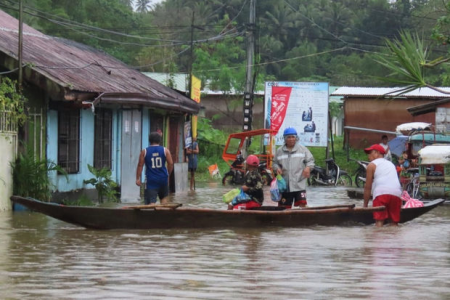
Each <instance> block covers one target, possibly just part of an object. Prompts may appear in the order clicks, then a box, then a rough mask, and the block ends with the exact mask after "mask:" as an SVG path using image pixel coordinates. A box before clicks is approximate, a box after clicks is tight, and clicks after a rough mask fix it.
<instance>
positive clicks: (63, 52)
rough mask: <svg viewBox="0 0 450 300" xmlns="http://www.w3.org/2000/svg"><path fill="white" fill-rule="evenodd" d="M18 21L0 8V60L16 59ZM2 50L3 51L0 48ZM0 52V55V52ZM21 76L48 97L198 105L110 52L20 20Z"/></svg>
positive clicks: (185, 108)
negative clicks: (49, 33)
mask: <svg viewBox="0 0 450 300" xmlns="http://www.w3.org/2000/svg"><path fill="white" fill-rule="evenodd" d="M18 26H19V21H18V20H17V19H16V18H14V17H12V16H10V15H9V14H7V13H5V12H4V11H2V10H0V63H1V64H3V65H4V66H5V67H6V68H8V69H10V70H12V69H14V68H16V67H17V60H18V55H17V53H18V43H19V41H18V36H19V34H18ZM2 52H3V54H2ZM1 56H3V58H2V57H1ZM22 61H23V64H24V65H26V66H25V68H24V78H25V79H26V80H28V81H32V82H33V83H35V84H36V85H38V86H40V87H41V88H43V89H45V90H46V91H47V92H48V93H49V95H50V97H51V98H52V100H55V101H57V100H66V101H94V99H96V102H98V101H100V102H102V103H117V104H122V105H142V106H147V107H155V108H162V109H167V110H171V111H180V112H186V113H198V111H199V109H200V105H199V104H197V103H196V102H195V101H194V100H192V99H189V98H187V97H185V96H183V95H181V94H180V93H178V92H176V91H174V90H172V89H170V88H168V87H166V86H164V85H163V84H161V83H159V82H157V81H156V80H153V79H151V78H149V77H147V76H145V75H143V74H142V73H141V72H139V71H137V70H134V69H132V68H130V67H129V66H127V65H126V64H125V63H123V62H121V61H119V60H117V59H115V58H114V57H112V56H110V55H108V54H106V53H104V52H102V51H99V50H97V49H94V48H92V47H90V46H87V45H84V44H80V43H77V42H74V41H70V40H67V39H62V38H56V37H51V36H47V35H45V34H43V33H41V32H39V31H37V30H35V29H33V28H32V27H30V26H28V25H26V24H23V54H22Z"/></svg>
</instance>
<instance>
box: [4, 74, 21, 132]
mask: <svg viewBox="0 0 450 300" xmlns="http://www.w3.org/2000/svg"><path fill="white" fill-rule="evenodd" d="M26 101H27V99H26V98H25V97H24V96H22V95H21V94H20V93H19V92H18V90H17V82H15V81H13V80H11V79H9V78H8V77H2V76H0V111H8V117H7V118H5V117H3V118H2V123H3V122H4V123H6V124H5V125H10V126H11V127H17V126H21V125H23V124H24V123H25V121H26V120H27V115H26V111H25V104H26Z"/></svg>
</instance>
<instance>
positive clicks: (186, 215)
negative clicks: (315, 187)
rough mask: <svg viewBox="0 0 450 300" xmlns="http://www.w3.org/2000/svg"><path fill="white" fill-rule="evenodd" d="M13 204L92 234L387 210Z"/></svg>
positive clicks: (301, 221) (356, 216)
mask: <svg viewBox="0 0 450 300" xmlns="http://www.w3.org/2000/svg"><path fill="white" fill-rule="evenodd" d="M11 201H13V202H15V203H18V204H21V205H23V206H25V207H27V208H29V209H31V210H33V211H36V212H39V213H42V214H45V215H47V216H50V217H53V218H55V219H58V220H61V221H64V222H68V223H71V224H75V225H78V226H82V227H85V228H90V229H166V228H233V227H234V228H235V227H242V228H249V227H301V226H312V225H324V226H336V225H346V224H372V223H374V220H373V216H372V213H373V212H374V211H378V210H383V209H384V207H376V208H374V207H367V208H363V207H355V205H354V204H352V205H337V206H321V207H317V208H314V207H308V208H303V209H300V208H298V209H295V208H294V209H285V210H280V209H278V208H274V207H262V208H259V209H256V210H216V209H201V208H182V207H181V208H177V207H174V206H170V207H165V206H164V205H153V206H144V207H143V206H139V207H126V208H101V207H85V206H66V205H60V204H54V203H49V202H42V201H39V200H36V199H33V198H25V197H20V196H12V197H11ZM443 201H444V200H443V199H438V200H435V201H432V202H429V203H427V204H426V205H425V206H424V207H419V208H408V209H403V210H402V212H401V222H402V223H403V222H408V221H410V220H413V219H415V218H417V217H419V216H421V215H423V214H424V213H426V212H428V211H430V210H431V209H433V208H435V207H436V206H438V205H439V204H441V203H442V202H443Z"/></svg>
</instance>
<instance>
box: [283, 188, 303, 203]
mask: <svg viewBox="0 0 450 300" xmlns="http://www.w3.org/2000/svg"><path fill="white" fill-rule="evenodd" d="M292 201H295V206H299V205H300V204H304V205H306V191H305V190H303V191H297V192H285V193H281V200H280V201H279V202H278V206H292Z"/></svg>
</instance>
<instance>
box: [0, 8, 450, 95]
mask: <svg viewBox="0 0 450 300" xmlns="http://www.w3.org/2000/svg"><path fill="white" fill-rule="evenodd" d="M256 1H257V11H256V24H255V25H256V27H255V28H256V31H255V33H256V55H255V58H256V59H255V68H254V69H255V70H256V71H257V76H256V77H257V78H258V84H261V83H262V82H263V81H265V80H284V81H313V80H315V81H317V80H320V81H328V82H330V84H331V85H353V86H375V85H393V84H408V82H409V83H411V81H412V79H411V78H410V79H409V81H408V80H406V81H402V80H405V76H406V77H407V76H408V75H406V74H405V73H404V74H403V75H402V77H401V79H399V80H397V82H395V81H384V82H383V81H380V80H379V78H386V77H389V76H390V75H392V74H393V73H395V70H394V69H392V68H390V67H389V66H388V60H389V59H388V58H389V57H392V55H393V54H392V50H394V49H395V46H397V47H400V48H401V44H398V43H397V42H396V41H403V42H404V41H407V40H408V39H409V38H411V39H412V40H414V41H417V40H418V39H417V38H419V37H420V42H421V44H422V46H423V48H424V49H426V55H427V63H428V65H429V64H430V62H434V63H436V62H440V63H439V65H438V66H437V65H436V66H435V67H434V68H427V70H426V71H423V70H422V71H421V72H423V74H426V75H427V84H429V85H431V86H442V85H448V84H449V83H450V79H449V75H447V74H448V66H447V65H446V61H445V58H446V57H448V56H449V53H448V51H449V48H448V45H447V44H448V43H449V42H450V30H449V27H450V25H449V24H450V13H449V11H450V4H449V3H446V2H445V1H441V0H428V1H424V0H397V1H389V0H361V1H354V0H296V1H294V0H256ZM249 2H250V1H241V0H229V1H219V0H165V1H162V2H160V3H155V2H154V1H152V0H83V1H74V0H23V3H24V15H25V17H24V21H25V22H26V23H27V24H29V25H31V26H33V27H34V28H36V29H38V30H40V31H42V32H44V33H45V34H49V35H53V36H58V37H64V38H67V39H72V40H75V41H78V42H81V43H84V44H88V45H91V46H93V47H96V48H98V49H101V50H103V51H106V52H108V53H109V54H111V55H113V56H115V57H117V58H118V59H120V60H122V61H124V62H125V63H127V64H129V65H130V66H133V67H135V68H137V69H140V70H142V71H157V72H169V73H174V72H188V71H189V70H190V68H191V66H192V71H193V73H194V74H196V76H197V77H200V78H202V79H203V82H205V81H206V80H208V81H209V82H211V84H212V85H213V86H214V87H217V88H218V89H221V90H224V91H227V90H228V91H229V90H231V89H235V90H242V87H243V85H244V80H245V66H246V52H245V49H246V47H247V45H246V42H247V39H246V36H247V34H248V32H249V24H248V22H249V21H248V20H249V9H250V8H249ZM0 9H3V10H5V11H6V12H8V13H10V14H12V15H14V16H15V17H17V16H18V12H17V9H18V4H17V1H13V0H0ZM401 32H403V33H404V34H403V35H401ZM407 32H410V35H409V36H408V35H406V33H407ZM405 38H406V40H405ZM386 41H387V42H386ZM410 42H411V41H410ZM386 44H387V47H386ZM191 50H192V51H191ZM403 50H406V49H403ZM411 51H412V52H414V51H413V49H412V48H410V49H409V50H408V52H402V51H400V52H399V53H397V54H398V55H406V53H408V54H412V53H411ZM422 54H425V53H416V55H415V56H420V55H422ZM383 57H385V58H384V59H383ZM376 61H378V62H382V64H378V63H376ZM399 66H400V65H397V68H399ZM411 67H412V66H411ZM422 67H426V64H424V65H422ZM397 71H398V70H397ZM415 72H416V75H417V74H418V73H417V72H418V71H417V70H416V71H415ZM419 73H420V72H419ZM409 75H411V74H409ZM391 77H392V76H391ZM414 80H415V81H416V83H417V81H418V80H419V78H418V77H417V76H416V78H414ZM419 81H420V80H419ZM422 84H423V83H422Z"/></svg>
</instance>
